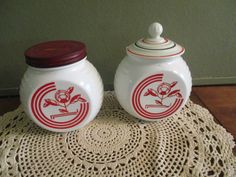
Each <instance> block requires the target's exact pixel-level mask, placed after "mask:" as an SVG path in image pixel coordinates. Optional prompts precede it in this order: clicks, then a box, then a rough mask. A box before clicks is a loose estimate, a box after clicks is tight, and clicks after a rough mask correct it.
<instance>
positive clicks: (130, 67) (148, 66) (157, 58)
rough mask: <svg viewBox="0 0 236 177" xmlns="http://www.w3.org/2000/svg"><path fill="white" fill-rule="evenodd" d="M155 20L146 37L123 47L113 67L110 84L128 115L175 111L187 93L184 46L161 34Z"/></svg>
mask: <svg viewBox="0 0 236 177" xmlns="http://www.w3.org/2000/svg"><path fill="white" fill-rule="evenodd" d="M162 31H163V28H162V26H161V24H159V23H153V24H151V25H150V27H149V34H150V37H149V38H142V39H140V40H138V41H137V42H135V43H133V44H131V45H130V46H128V47H127V48H126V51H127V56H125V58H124V59H123V60H122V62H121V63H120V65H119V66H118V68H117V71H116V75H115V81H114V88H115V93H116V96H117V99H118V101H119V103H120V104H121V106H122V107H123V108H124V109H125V110H126V111H127V112H128V113H130V114H131V115H133V116H135V117H137V118H140V119H143V120H149V121H156V120H159V119H163V118H167V117H169V116H171V115H173V114H175V113H176V112H177V111H179V110H180V109H181V108H182V107H183V106H184V105H185V103H186V101H187V100H188V98H189V96H190V92H191V87H192V78H191V74H190V71H189V68H188V66H187V64H186V62H185V61H184V60H183V58H182V57H181V55H182V54H183V53H184V51H185V49H184V48H183V47H181V46H180V45H178V44H176V43H175V42H173V41H171V40H169V39H167V38H163V37H161V36H160V35H161V33H162Z"/></svg>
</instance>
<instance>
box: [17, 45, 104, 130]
mask: <svg viewBox="0 0 236 177" xmlns="http://www.w3.org/2000/svg"><path fill="white" fill-rule="evenodd" d="M81 44H82V43H80V42H78V41H50V42H47V43H42V44H39V45H36V46H33V47H32V48H30V49H28V50H27V51H26V53H25V55H26V62H27V63H28V64H29V65H30V66H29V67H28V69H27V71H26V72H25V74H24V77H23V79H22V83H21V87H20V98H21V102H22V105H23V108H24V110H25V112H26V114H27V115H28V116H29V117H30V118H31V119H32V120H33V121H34V122H35V123H36V124H37V125H39V126H40V127H42V128H44V129H47V130H50V131H55V132H67V131H72V130H76V129H78V128H81V127H83V126H84V125H86V124H87V123H88V122H90V121H91V120H93V119H94V118H95V116H96V114H97V113H98V111H99V109H100V107H101V104H102V99H103V85H102V81H101V78H100V76H99V74H98V72H97V71H96V69H95V68H94V67H93V65H92V64H91V63H89V61H87V59H86V55H85V54H86V53H85V50H84V48H85V46H83V45H82V46H81ZM78 50H79V51H80V52H78ZM83 50H84V51H83ZM48 51H49V52H48ZM51 51H53V52H52V53H51ZM76 52H77V53H76ZM94 90H95V91H94Z"/></svg>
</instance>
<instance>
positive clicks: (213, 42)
mask: <svg viewBox="0 0 236 177" xmlns="http://www.w3.org/2000/svg"><path fill="white" fill-rule="evenodd" d="M154 21H158V22H160V23H161V24H162V25H163V27H164V33H163V36H167V37H168V38H170V39H172V40H173V41H176V42H177V43H179V44H181V45H182V46H184V47H185V48H186V53H185V54H184V58H185V60H186V61H187V63H188V64H189V66H190V69H191V71H192V76H193V82H194V84H195V85H199V84H227V83H230V84H232V83H236V70H235V66H236V1H235V0H225V1H222V0H221V1H220V0H198V1H196V0H178V1H171V0H163V1H160V0H139V1H132V0H117V1H112V0H93V1H92V0H90V1H89V0H68V1H65V0H64V1H63V0H50V1H46V0H37V1H33V0H24V1H19V0H1V1H0V81H1V82H0V95H3V94H15V93H16V90H17V88H18V85H19V83H20V79H21V77H22V75H23V73H24V71H25V70H26V67H27V66H26V64H25V61H24V57H23V52H24V50H25V49H26V48H28V47H29V46H31V45H33V44H35V43H38V42H42V41H47V40H55V39H74V40H81V41H83V42H85V43H86V44H87V47H88V58H89V60H90V61H91V62H92V63H93V64H94V65H95V66H96V68H97V69H98V71H99V72H100V73H101V76H102V78H103V81H104V84H105V85H106V88H109V87H111V86H112V83H113V77H114V72H115V69H116V67H117V65H118V64H119V62H120V61H121V59H122V58H123V57H124V55H125V54H126V53H125V47H126V46H127V45H128V44H130V43H132V42H134V41H136V40H138V39H139V38H141V37H143V36H146V35H147V28H148V26H149V24H151V23H152V22H154Z"/></svg>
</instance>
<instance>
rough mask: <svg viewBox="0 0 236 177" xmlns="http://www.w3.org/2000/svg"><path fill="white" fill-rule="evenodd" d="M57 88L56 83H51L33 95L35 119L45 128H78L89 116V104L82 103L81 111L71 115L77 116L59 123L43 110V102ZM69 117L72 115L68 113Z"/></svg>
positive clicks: (32, 106) (32, 103)
mask: <svg viewBox="0 0 236 177" xmlns="http://www.w3.org/2000/svg"><path fill="white" fill-rule="evenodd" d="M56 90H57V89H56V86H55V82H50V83H47V84H45V85H43V86H42V87H40V88H38V89H37V91H36V92H35V93H34V94H33V96H32V99H31V110H32V113H33V115H34V117H35V118H36V119H37V120H38V121H39V122H40V123H41V124H42V125H44V126H46V127H49V128H53V129H68V128H72V127H75V126H77V125H78V124H80V123H81V122H82V121H83V120H84V119H85V117H86V116H87V114H88V112H89V103H88V102H83V103H80V107H79V110H78V111H77V113H73V114H72V113H71V115H75V116H74V117H73V118H71V119H70V120H67V121H63V122H57V121H55V120H53V116H55V115H51V116H50V117H48V116H46V115H45V114H44V111H43V109H45V108H42V101H43V99H44V97H45V95H47V94H48V93H50V92H54V91H56ZM67 116H70V113H67Z"/></svg>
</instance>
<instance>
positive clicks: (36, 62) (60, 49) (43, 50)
mask: <svg viewBox="0 0 236 177" xmlns="http://www.w3.org/2000/svg"><path fill="white" fill-rule="evenodd" d="M85 56H86V46H85V44H84V43H82V42H79V41H70V40H60V41H48V42H43V43H40V44H36V45H34V46H32V47H30V48H29V49H27V50H26V51H25V59H26V63H27V64H28V65H30V66H34V67H37V68H51V67H57V66H63V65H68V64H72V63H75V62H77V61H80V60H82V59H83V58H84V57H85Z"/></svg>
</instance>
